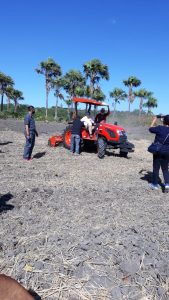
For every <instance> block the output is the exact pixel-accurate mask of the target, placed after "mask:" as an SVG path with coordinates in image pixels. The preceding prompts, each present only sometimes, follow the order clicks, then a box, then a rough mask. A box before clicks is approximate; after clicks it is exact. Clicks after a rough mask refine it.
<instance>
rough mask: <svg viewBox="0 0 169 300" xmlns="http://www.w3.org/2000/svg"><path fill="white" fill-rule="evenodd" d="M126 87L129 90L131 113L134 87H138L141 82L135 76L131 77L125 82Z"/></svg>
mask: <svg viewBox="0 0 169 300" xmlns="http://www.w3.org/2000/svg"><path fill="white" fill-rule="evenodd" d="M123 83H124V85H125V86H127V87H128V88H129V91H128V104H129V112H130V104H131V103H133V101H134V94H133V87H137V86H139V85H140V84H141V81H140V80H139V79H137V78H136V77H134V76H130V77H129V78H128V79H127V80H123Z"/></svg>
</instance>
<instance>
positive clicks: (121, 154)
mask: <svg viewBox="0 0 169 300" xmlns="http://www.w3.org/2000/svg"><path fill="white" fill-rule="evenodd" d="M127 156H128V152H124V151H120V157H124V158H127Z"/></svg>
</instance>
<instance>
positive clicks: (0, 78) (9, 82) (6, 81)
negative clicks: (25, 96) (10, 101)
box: [0, 72, 14, 111]
mask: <svg viewBox="0 0 169 300" xmlns="http://www.w3.org/2000/svg"><path fill="white" fill-rule="evenodd" d="M13 85H14V81H13V79H12V78H11V77H10V76H7V75H5V74H4V73H2V72H0V94H1V111H3V99H4V94H5V91H6V88H7V87H8V86H13Z"/></svg>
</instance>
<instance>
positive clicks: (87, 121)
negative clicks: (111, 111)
mask: <svg viewBox="0 0 169 300" xmlns="http://www.w3.org/2000/svg"><path fill="white" fill-rule="evenodd" d="M81 122H84V126H85V127H86V129H88V130H89V135H90V138H91V137H92V129H93V128H94V126H93V125H94V121H93V120H92V118H91V117H90V114H89V113H87V114H86V115H85V116H84V117H83V118H82V119H81Z"/></svg>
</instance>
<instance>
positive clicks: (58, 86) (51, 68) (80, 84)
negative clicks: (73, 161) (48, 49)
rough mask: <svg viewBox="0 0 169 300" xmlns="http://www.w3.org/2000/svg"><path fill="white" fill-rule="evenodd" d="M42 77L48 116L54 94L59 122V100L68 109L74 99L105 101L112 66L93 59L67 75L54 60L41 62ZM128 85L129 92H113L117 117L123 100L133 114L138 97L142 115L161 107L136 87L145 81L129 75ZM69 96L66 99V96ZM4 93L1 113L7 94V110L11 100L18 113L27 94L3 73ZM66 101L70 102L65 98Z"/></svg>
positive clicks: (0, 85)
mask: <svg viewBox="0 0 169 300" xmlns="http://www.w3.org/2000/svg"><path fill="white" fill-rule="evenodd" d="M35 71H36V72H37V73H38V74H41V75H43V76H44V78H45V91H46V105H45V116H46V119H47V118H48V101H49V93H50V91H51V90H53V91H54V96H55V97H56V103H55V120H57V119H58V103H59V99H60V100H62V101H64V102H65V103H66V105H67V107H68V110H69V109H70V107H71V106H72V98H73V97H78V96H79V97H87V98H92V99H95V100H97V101H104V100H105V99H106V95H105V94H104V93H103V91H102V90H101V87H100V81H101V80H109V70H108V66H107V65H105V64H103V63H102V62H101V61H100V60H99V59H92V60H91V61H88V62H86V63H84V64H83V72H81V71H79V70H74V69H71V70H70V71H68V72H67V73H66V74H64V75H63V73H62V69H61V66H60V65H59V64H58V63H57V62H56V61H55V60H54V59H52V58H48V59H47V60H46V61H42V62H40V64H39V66H38V67H37V68H36V69H35ZM123 84H124V86H126V87H127V88H128V91H127V92H126V91H124V90H123V89H121V88H118V87H115V88H114V89H113V90H112V91H110V92H109V97H110V98H112V102H113V107H114V110H113V115H114V114H115V111H116V106H117V104H118V103H120V102H121V101H125V100H127V101H128V111H129V112H130V109H131V104H132V103H133V102H134V100H135V99H136V98H138V99H139V116H141V114H142V112H143V108H144V107H146V108H147V112H148V113H149V114H150V113H151V110H152V108H154V107H157V99H156V98H155V97H154V96H153V92H151V91H148V90H146V89H145V88H141V89H139V90H135V88H137V87H139V86H140V85H141V80H140V79H138V78H137V77H135V76H129V77H128V79H126V80H123ZM64 92H65V93H66V95H67V96H66V97H65V96H64ZM0 94H1V111H3V108H4V105H3V102H4V100H3V99H4V95H6V97H7V110H9V107H10V103H11V101H13V102H14V111H15V112H16V111H17V106H18V101H20V100H23V99H24V97H23V93H22V92H21V91H19V90H16V89H15V88H14V81H13V79H12V78H11V77H10V76H7V75H6V74H4V73H2V72H0ZM65 98H66V99H65Z"/></svg>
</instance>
